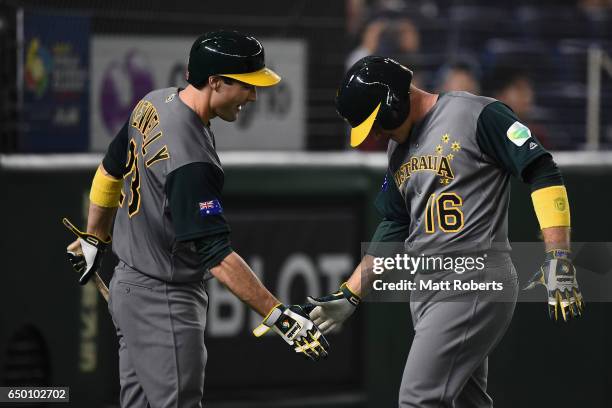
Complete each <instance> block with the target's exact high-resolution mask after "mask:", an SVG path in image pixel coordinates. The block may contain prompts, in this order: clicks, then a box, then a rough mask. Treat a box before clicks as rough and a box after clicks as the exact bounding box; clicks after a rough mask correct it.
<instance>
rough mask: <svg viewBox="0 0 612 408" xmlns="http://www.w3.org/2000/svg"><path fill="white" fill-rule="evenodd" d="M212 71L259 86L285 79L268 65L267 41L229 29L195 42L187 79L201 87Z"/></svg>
mask: <svg viewBox="0 0 612 408" xmlns="http://www.w3.org/2000/svg"><path fill="white" fill-rule="evenodd" d="M211 75H220V76H224V77H228V78H233V79H236V80H238V81H241V82H245V83H247V84H251V85H255V86H272V85H276V84H277V83H278V82H279V81H280V80H281V78H280V76H278V74H277V73H276V72H274V71H272V70H271V69H269V68H266V65H265V62H264V48H263V45H261V43H260V42H259V41H258V40H257V39H256V38H255V37H251V36H249V35H246V34H242V33H239V32H238V31H226V30H220V31H211V32H208V33H205V34H202V35H201V36H199V37H198V38H197V39H196V40H195V42H194V43H193V45H192V46H191V52H190V53H189V64H188V66H187V82H189V83H190V84H191V85H193V86H195V87H198V88H199V87H201V86H203V85H206V82H207V81H208V77H209V76H211Z"/></svg>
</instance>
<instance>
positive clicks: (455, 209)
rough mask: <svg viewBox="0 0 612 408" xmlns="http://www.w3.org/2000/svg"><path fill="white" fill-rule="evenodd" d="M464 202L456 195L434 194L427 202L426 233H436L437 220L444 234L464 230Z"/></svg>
mask: <svg viewBox="0 0 612 408" xmlns="http://www.w3.org/2000/svg"><path fill="white" fill-rule="evenodd" d="M462 206H463V200H462V199H461V197H459V196H458V195H457V194H456V193H442V194H439V195H437V196H436V194H432V195H431V196H430V197H429V200H428V201H427V208H426V210H425V212H426V214H425V232H426V233H428V234H433V233H434V232H436V219H437V220H438V228H439V229H440V230H441V231H442V232H458V231H461V230H462V229H463V211H461V207H462Z"/></svg>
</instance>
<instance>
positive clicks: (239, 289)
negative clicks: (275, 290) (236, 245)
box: [210, 252, 280, 316]
mask: <svg viewBox="0 0 612 408" xmlns="http://www.w3.org/2000/svg"><path fill="white" fill-rule="evenodd" d="M210 272H211V273H212V274H213V276H214V277H215V278H217V279H218V280H219V281H220V282H221V283H222V284H223V285H225V286H226V287H227V288H228V289H229V290H230V291H231V292H232V293H233V294H234V295H236V296H237V297H238V298H239V299H240V300H242V301H243V302H244V303H246V304H247V305H249V307H250V308H251V309H253V310H255V311H256V312H257V313H259V314H260V315H262V316H265V315H266V314H268V312H269V311H270V310H271V309H272V308H273V307H274V306H276V305H277V304H278V303H280V302H279V301H278V299H276V297H274V295H272V293H270V291H269V290H268V289H266V287H265V286H264V285H263V284H262V283H261V281H260V280H259V278H257V276H256V275H255V273H253V271H252V270H251V268H250V267H249V265H248V264H247V263H246V262H245V261H244V259H242V257H240V255H238V254H237V253H235V252H232V253H230V254H229V255H228V256H226V257H225V258H224V259H223V260H222V261H221V263H219V264H218V265H217V266H215V267H214V268H211V270H210Z"/></svg>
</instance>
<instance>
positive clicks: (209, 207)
mask: <svg viewBox="0 0 612 408" xmlns="http://www.w3.org/2000/svg"><path fill="white" fill-rule="evenodd" d="M198 206H199V207H200V216H202V217H208V216H209V215H218V214H221V213H222V212H223V207H221V203H220V202H219V200H217V199H214V200H210V201H204V202H201V203H198Z"/></svg>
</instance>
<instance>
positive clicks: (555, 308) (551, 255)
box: [525, 249, 584, 321]
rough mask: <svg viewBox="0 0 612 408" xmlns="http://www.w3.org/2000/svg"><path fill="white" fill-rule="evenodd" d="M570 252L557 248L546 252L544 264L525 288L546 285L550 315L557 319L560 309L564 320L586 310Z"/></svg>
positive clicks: (579, 314)
mask: <svg viewBox="0 0 612 408" xmlns="http://www.w3.org/2000/svg"><path fill="white" fill-rule="evenodd" d="M569 255H570V252H569V251H566V250H561V249H555V250H552V251H548V252H546V257H545V259H544V264H543V265H542V266H541V267H540V270H539V271H537V272H536V273H535V275H534V276H533V277H532V278H531V279H530V280H529V282H528V284H527V286H526V287H525V289H531V288H534V287H536V286H537V285H540V284H541V285H544V287H546V290H547V292H548V315H549V316H550V318H551V319H554V320H557V319H558V317H559V309H560V310H561V315H562V316H563V320H564V321H567V319H568V317H573V318H575V317H578V316H581V315H582V313H583V312H584V301H583V299H582V294H581V293H580V289H579V288H578V281H577V280H576V268H575V267H574V265H573V264H572V261H571V260H570V258H569Z"/></svg>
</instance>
